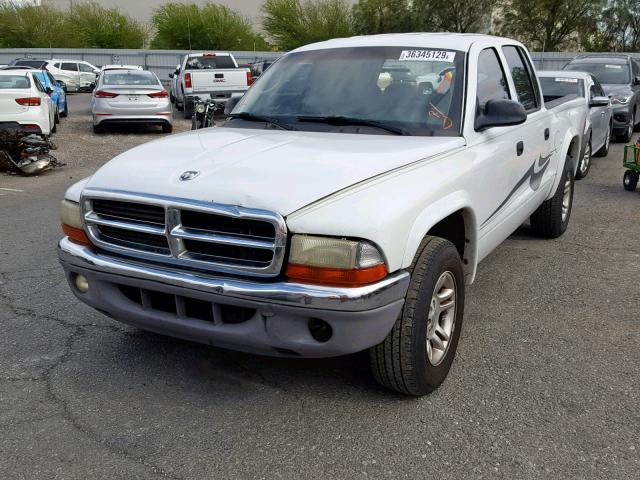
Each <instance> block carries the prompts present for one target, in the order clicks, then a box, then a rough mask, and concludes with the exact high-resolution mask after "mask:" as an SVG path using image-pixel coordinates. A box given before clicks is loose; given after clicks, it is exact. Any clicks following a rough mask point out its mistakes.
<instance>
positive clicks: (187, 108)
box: [182, 98, 194, 120]
mask: <svg viewBox="0 0 640 480" xmlns="http://www.w3.org/2000/svg"><path fill="white" fill-rule="evenodd" d="M193 108H194V105H193V100H189V99H188V98H185V99H184V105H183V110H182V115H184V118H185V120H189V119H190V118H191V117H192V116H193Z"/></svg>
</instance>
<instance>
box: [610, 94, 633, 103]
mask: <svg viewBox="0 0 640 480" xmlns="http://www.w3.org/2000/svg"><path fill="white" fill-rule="evenodd" d="M631 97H633V95H613V96H612V97H611V103H612V104H615V105H626V104H627V103H629V102H630V101H631Z"/></svg>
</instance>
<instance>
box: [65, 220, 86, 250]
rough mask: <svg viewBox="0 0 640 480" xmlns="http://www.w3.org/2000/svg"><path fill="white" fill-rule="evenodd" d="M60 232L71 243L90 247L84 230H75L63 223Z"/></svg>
mask: <svg viewBox="0 0 640 480" xmlns="http://www.w3.org/2000/svg"><path fill="white" fill-rule="evenodd" d="M62 231H63V232H64V234H65V235H66V236H67V237H69V240H71V241H72V242H74V243H79V244H80V245H86V246H91V241H90V240H89V237H87V234H86V233H84V230H82V229H81V228H75V227H72V226H70V225H67V224H65V223H63V224H62Z"/></svg>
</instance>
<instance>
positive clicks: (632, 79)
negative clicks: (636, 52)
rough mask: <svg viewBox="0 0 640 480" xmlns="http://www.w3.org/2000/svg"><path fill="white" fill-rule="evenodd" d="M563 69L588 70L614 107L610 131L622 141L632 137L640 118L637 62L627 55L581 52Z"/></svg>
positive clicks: (638, 68) (639, 85) (639, 81)
mask: <svg viewBox="0 0 640 480" xmlns="http://www.w3.org/2000/svg"><path fill="white" fill-rule="evenodd" d="M563 70H572V71H579V72H588V73H590V74H592V75H593V76H594V77H596V78H597V79H598V81H599V82H600V83H601V84H602V88H603V90H604V93H606V94H607V95H608V96H609V98H610V99H611V106H612V107H613V134H614V135H615V136H616V137H617V139H618V140H619V141H621V142H628V141H629V140H631V135H632V134H633V130H634V128H635V126H636V125H637V124H638V122H639V121H640V63H638V61H637V60H636V59H635V58H632V57H631V56H630V55H624V54H606V53H594V54H590V55H580V56H579V57H576V58H574V59H573V60H571V61H570V62H569V63H567V64H566V65H565V66H564V68H563Z"/></svg>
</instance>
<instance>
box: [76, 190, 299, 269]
mask: <svg viewBox="0 0 640 480" xmlns="http://www.w3.org/2000/svg"><path fill="white" fill-rule="evenodd" d="M94 200H100V204H101V205H103V206H104V205H105V202H107V205H108V202H109V201H113V202H128V203H129V204H134V205H135V208H136V212H137V213H136V215H138V217H139V216H140V212H141V211H142V212H144V209H145V206H146V207H148V208H149V209H155V210H156V211H157V210H158V207H161V208H162V209H163V210H164V212H165V214H164V226H160V224H155V225H151V224H149V223H148V222H144V221H142V220H141V219H140V218H137V219H136V218H123V217H118V218H117V219H116V218H114V217H113V216H109V214H108V213H105V214H101V213H98V212H96V211H94V210H93V201H94ZM81 206H82V213H83V218H84V223H85V230H86V231H87V235H88V236H89V238H90V239H91V241H92V242H93V243H94V244H95V245H96V246H98V247H100V248H102V249H104V250H107V251H111V252H115V253H119V254H122V255H129V256H133V257H135V258H136V259H138V260H140V259H143V260H148V261H152V262H159V263H164V264H167V265H173V266H178V267H183V268H195V269H198V270H209V271H214V272H221V273H232V274H242V275H249V276H260V277H274V276H277V275H278V274H279V273H280V269H281V268H282V263H283V260H284V254H285V248H286V241H287V230H286V225H285V223H284V220H283V219H282V217H281V216H280V215H278V214H276V213H273V212H269V211H265V210H257V209H249V208H244V207H238V206H230V205H221V204H214V203H209V202H198V201H192V200H187V199H180V198H173V197H162V196H149V195H142V194H137V193H133V192H123V191H112V190H96V189H86V190H85V191H84V192H83V195H82V199H81ZM182 212H198V215H200V217H199V218H205V219H206V220H207V221H208V219H209V218H210V219H211V222H212V223H213V224H214V225H212V228H211V230H208V229H206V230H205V229H201V228H189V227H185V226H183V225H182V221H181V218H182ZM201 214H204V215H201ZM207 214H209V215H210V217H208V216H206V215H207ZM221 217H225V218H223V219H222V221H223V222H224V223H225V225H226V227H228V226H229V224H231V225H232V226H233V228H232V229H231V230H229V231H230V233H220V232H218V231H216V227H215V222H216V219H217V220H220V218H221ZM236 222H237V224H236ZM243 222H244V223H243ZM256 222H258V223H256ZM260 222H264V223H266V224H270V225H271V226H272V227H268V228H267V227H266V226H265V227H264V228H262V227H260V225H261V223H260ZM256 225H258V227H259V228H257V230H262V231H264V230H265V229H266V231H267V233H270V232H271V231H273V232H275V233H274V235H273V238H270V237H265V236H263V235H256V233H258V232H257V231H256ZM101 227H105V228H109V229H118V231H119V232H120V234H119V236H122V237H124V238H127V237H128V235H129V234H127V232H131V239H130V241H129V240H128V239H127V240H126V241H123V240H120V241H119V243H117V242H116V241H115V240H114V239H113V238H112V237H113V236H109V235H103V234H101V231H100V228H101ZM207 227H208V226H207ZM236 228H237V231H238V232H239V233H236ZM134 232H135V233H136V234H138V235H137V236H136V235H135V234H134ZM247 232H248V233H247ZM139 234H144V235H147V236H146V237H145V236H144V235H139ZM149 235H151V236H152V237H150V236H149ZM153 236H157V237H158V238H157V240H158V241H159V240H160V239H162V241H163V242H164V241H166V245H168V249H167V248H166V247H165V250H164V251H162V250H159V249H158V248H157V246H154V245H153V244H154V243H156V240H154V238H155V237H153ZM144 242H146V243H144ZM189 246H190V247H191V248H193V249H194V251H190V250H189V248H188V247H189ZM269 252H270V253H269Z"/></svg>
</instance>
